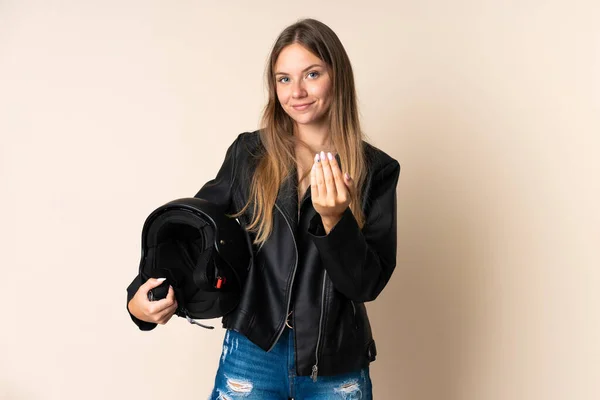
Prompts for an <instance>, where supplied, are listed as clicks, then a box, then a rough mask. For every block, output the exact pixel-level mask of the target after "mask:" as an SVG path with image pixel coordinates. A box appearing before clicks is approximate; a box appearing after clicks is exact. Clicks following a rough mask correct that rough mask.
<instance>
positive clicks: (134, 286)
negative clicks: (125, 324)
mask: <svg viewBox="0 0 600 400" xmlns="http://www.w3.org/2000/svg"><path fill="white" fill-rule="evenodd" d="M140 286H142V280H141V278H140V275H139V274H138V276H136V277H135V278H134V279H133V281H131V283H130V284H129V286H128V287H127V305H126V307H127V312H128V313H129V316H130V317H131V320H132V321H133V322H134V323H135V324H136V325H137V326H138V328H140V330H142V331H151V330H152V329H154V328H156V325H157V324H155V323H153V322H146V321H142V320H141V319H139V318H137V317H135V316H134V315H133V314H132V313H131V312H129V307H128V306H129V301H130V300H131V299H132V298H133V296H135V293H136V292H137V291H138V289H139V287H140Z"/></svg>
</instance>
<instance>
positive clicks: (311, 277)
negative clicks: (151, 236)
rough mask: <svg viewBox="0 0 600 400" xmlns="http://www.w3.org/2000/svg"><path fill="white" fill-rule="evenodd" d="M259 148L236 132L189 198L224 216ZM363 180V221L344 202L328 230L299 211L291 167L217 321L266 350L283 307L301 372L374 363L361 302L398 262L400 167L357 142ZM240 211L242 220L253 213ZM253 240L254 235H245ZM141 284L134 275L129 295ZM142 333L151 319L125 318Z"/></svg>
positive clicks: (234, 206) (243, 191)
mask: <svg viewBox="0 0 600 400" xmlns="http://www.w3.org/2000/svg"><path fill="white" fill-rule="evenodd" d="M263 150H264V147H263V146H262V142H261V140H260V137H259V134H258V132H247V133H242V134H240V135H239V136H238V137H237V139H236V140H235V141H234V143H233V144H232V145H231V146H230V147H229V149H228V150H227V154H226V156H225V160H224V162H223V165H222V166H221V169H220V170H219V172H218V174H217V176H216V178H215V179H213V180H211V181H209V182H207V183H206V184H205V185H204V186H203V187H202V188H201V189H200V191H199V192H198V193H197V194H196V196H195V197H198V198H203V199H206V200H208V201H211V202H214V203H218V204H223V205H225V206H226V207H227V208H228V209H229V210H230V212H231V213H235V212H238V211H239V210H241V209H242V208H243V206H244V205H245V204H246V201H247V199H248V195H249V188H250V183H251V179H252V173H253V171H254V170H255V167H256V165H257V156H259V155H260V154H262V153H263ZM364 151H365V156H366V161H367V167H368V171H367V178H366V180H365V183H364V186H363V188H364V190H363V198H362V199H363V211H364V213H365V217H366V222H365V225H364V227H363V228H362V229H360V228H359V226H358V224H357V222H356V220H355V219H354V216H353V214H352V212H351V211H350V209H349V208H348V209H347V210H346V211H345V212H344V214H343V216H342V219H341V220H340V221H339V222H338V223H337V225H336V226H335V227H334V228H333V229H332V230H331V232H330V233H329V234H328V235H325V231H324V228H323V225H322V223H321V218H320V216H319V215H318V214H317V212H316V211H315V210H314V208H313V206H312V202H311V200H310V188H309V189H308V190H307V193H306V195H305V196H304V198H303V200H302V201H301V204H300V211H299V212H298V194H297V172H296V171H292V173H291V174H290V176H289V178H288V179H286V180H285V181H284V183H283V184H282V186H281V188H280V190H279V193H278V195H277V200H276V203H275V207H274V210H273V231H272V233H271V235H270V237H269V239H268V240H267V241H266V242H265V243H264V245H263V246H262V247H261V248H260V249H259V248H258V247H256V246H255V247H254V256H253V265H252V266H251V269H250V272H249V275H248V280H247V281H246V285H245V287H244V290H243V294H242V298H241V300H240V304H239V306H238V307H237V308H236V309H235V310H234V311H232V312H231V313H229V314H228V315H226V316H224V317H223V319H222V323H223V327H224V328H226V329H233V330H236V331H238V332H240V333H242V334H244V335H245V336H246V337H248V339H250V340H251V341H252V342H254V343H255V344H256V345H258V346H260V347H261V348H263V349H264V350H266V351H268V350H269V349H271V348H272V347H273V346H274V345H275V342H276V341H277V339H278V338H279V336H280V335H281V333H282V332H283V330H284V328H285V326H286V325H285V323H286V319H287V316H288V313H289V311H291V310H293V313H292V317H293V318H292V319H291V321H290V324H291V325H292V326H293V329H294V333H295V338H296V339H295V340H296V369H297V373H298V375H301V376H307V375H311V373H316V372H317V371H318V375H325V376H328V375H337V374H342V373H347V372H352V371H358V370H360V369H362V368H365V367H367V366H368V365H369V363H370V362H371V361H373V360H375V355H376V349H375V342H374V340H373V336H372V333H371V326H370V323H369V319H368V316H367V310H366V308H365V305H364V303H365V302H367V301H372V300H374V299H375V298H376V297H377V296H378V295H379V293H381V291H382V290H383V288H384V287H385V285H386V284H387V282H388V281H389V279H390V277H391V275H392V272H393V271H394V268H395V266H396V186H397V183H398V177H399V174H400V165H399V164H398V162H397V161H396V160H394V159H393V158H391V157H390V156H388V155H387V154H386V153H384V152H383V151H381V150H379V149H377V148H375V147H374V146H372V145H370V144H367V143H366V142H365V143H364ZM250 212H251V211H248V215H243V216H242V217H241V218H240V220H242V222H244V223H248V222H249V221H250V219H251V215H250V214H249V213H250ZM252 238H254V236H252ZM139 286H140V278H139V276H138V277H136V278H135V279H134V280H133V282H132V283H131V284H130V285H129V287H128V288H127V292H128V296H127V301H128V302H129V300H130V299H131V298H132V297H133V295H134V294H135V293H136V291H137V289H138V288H139ZM131 317H132V319H133V320H134V322H135V323H136V324H137V325H138V327H139V328H140V329H142V330H150V329H153V328H154V327H155V326H156V324H153V323H148V322H144V321H141V320H139V319H137V318H135V317H134V316H131Z"/></svg>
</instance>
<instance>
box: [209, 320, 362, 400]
mask: <svg viewBox="0 0 600 400" xmlns="http://www.w3.org/2000/svg"><path fill="white" fill-rule="evenodd" d="M238 398H241V399H245V400H255V399H256V400H288V399H294V400H309V399H310V400H312V399H314V400H317V399H318V400H321V399H322V400H327V399H345V400H357V399H361V400H372V398H373V394H372V385H371V378H370V376H369V369H368V368H365V369H363V370H361V371H357V372H354V373H349V374H343V375H336V376H319V377H317V381H316V382H313V380H312V379H311V377H310V376H297V375H296V364H295V355H294V333H293V331H292V330H290V329H288V328H286V329H285V331H284V332H283V334H282V335H281V337H280V338H279V341H278V342H277V343H276V344H275V347H273V349H272V350H271V351H270V352H265V351H264V350H263V349H261V348H260V347H258V346H256V345H255V344H254V343H252V342H251V341H250V340H248V339H247V338H246V337H245V336H244V335H242V334H240V333H238V332H235V331H231V330H228V331H227V332H226V334H225V340H224V342H223V352H222V353H221V361H220V362H219V370H218V371H217V376H216V378H215V387H214V389H213V392H212V395H211V397H210V399H212V400H235V399H238Z"/></svg>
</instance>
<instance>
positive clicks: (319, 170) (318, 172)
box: [315, 154, 327, 198]
mask: <svg viewBox="0 0 600 400" xmlns="http://www.w3.org/2000/svg"><path fill="white" fill-rule="evenodd" d="M315 159H316V164H315V177H316V180H317V185H316V187H317V189H318V191H319V195H318V197H319V198H321V197H323V198H324V197H325V196H326V195H327V188H326V187H325V178H324V177H323V165H322V164H323V162H322V160H321V156H320V155H319V154H317V156H316V158H315Z"/></svg>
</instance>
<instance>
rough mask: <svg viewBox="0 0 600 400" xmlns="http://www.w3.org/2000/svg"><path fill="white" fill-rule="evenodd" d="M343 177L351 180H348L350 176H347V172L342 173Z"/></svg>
mask: <svg viewBox="0 0 600 400" xmlns="http://www.w3.org/2000/svg"><path fill="white" fill-rule="evenodd" d="M344 176H345V177H346V179H348V180H351V179H352V178H350V175H348V173H347V172H344Z"/></svg>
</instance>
